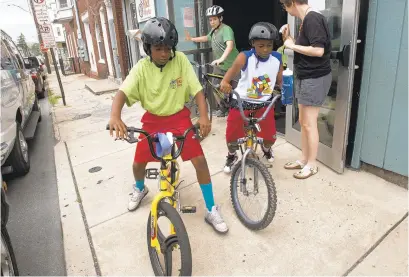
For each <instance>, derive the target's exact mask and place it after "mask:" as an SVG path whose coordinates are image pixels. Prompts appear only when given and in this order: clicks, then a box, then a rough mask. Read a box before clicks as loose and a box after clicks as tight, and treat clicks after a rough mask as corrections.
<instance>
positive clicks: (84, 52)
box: [72, 0, 89, 61]
mask: <svg viewBox="0 0 409 277" xmlns="http://www.w3.org/2000/svg"><path fill="white" fill-rule="evenodd" d="M72 2H73V3H74V10H75V21H76V22H77V37H78V53H81V54H80V55H81V56H82V59H83V60H84V61H88V60H89V59H88V52H87V47H85V43H84V39H83V36H82V30H81V24H80V19H79V18H80V14H79V11H78V6H77V0H72Z"/></svg>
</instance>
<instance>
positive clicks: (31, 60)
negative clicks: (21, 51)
mask: <svg viewBox="0 0 409 277" xmlns="http://www.w3.org/2000/svg"><path fill="white" fill-rule="evenodd" d="M24 65H25V67H26V68H27V69H29V70H30V74H31V79H33V82H34V85H35V91H36V93H37V96H38V98H40V99H42V98H44V97H45V92H46V91H47V88H46V83H47V82H46V81H45V79H46V76H47V75H46V71H45V70H44V68H45V65H44V64H41V61H40V60H39V59H38V58H37V57H26V58H24Z"/></svg>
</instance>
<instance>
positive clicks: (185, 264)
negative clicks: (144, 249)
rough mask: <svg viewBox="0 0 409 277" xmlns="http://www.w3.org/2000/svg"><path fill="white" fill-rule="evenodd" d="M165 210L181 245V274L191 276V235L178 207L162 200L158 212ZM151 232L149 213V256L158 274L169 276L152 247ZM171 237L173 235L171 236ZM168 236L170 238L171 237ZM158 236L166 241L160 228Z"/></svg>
mask: <svg viewBox="0 0 409 277" xmlns="http://www.w3.org/2000/svg"><path fill="white" fill-rule="evenodd" d="M160 212H163V213H164V215H161V216H165V217H167V218H168V220H169V221H170V222H172V224H173V226H174V227H175V230H176V239H177V244H178V245H179V249H180V255H181V264H182V266H181V269H180V276H191V275H192V250H191V248H190V242H189V237H188V234H187V231H186V228H185V225H184V223H183V221H182V218H181V217H180V215H179V213H178V212H177V211H176V209H175V208H174V207H173V206H171V205H170V204H169V203H167V202H164V201H161V202H159V204H158V214H159V213H160ZM150 233H151V215H150V213H149V218H148V226H147V242H148V252H149V258H150V261H151V265H152V269H153V272H154V273H155V275H156V276H167V275H166V269H164V268H163V267H162V265H161V264H160V261H159V257H158V253H157V252H156V249H155V248H152V247H151V240H150ZM169 237H171V236H169ZM169 237H168V238H169ZM158 238H159V240H160V241H161V240H162V242H160V243H161V244H162V243H164V242H165V241H164V240H165V238H164V236H163V234H162V233H161V232H160V230H158Z"/></svg>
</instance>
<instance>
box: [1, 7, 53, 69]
mask: <svg viewBox="0 0 409 277" xmlns="http://www.w3.org/2000/svg"><path fill="white" fill-rule="evenodd" d="M29 2H30V8H31V15H32V16H33V17H34V24H35V25H36V31H37V36H38V42H39V43H40V45H41V44H42V43H43V38H42V37H41V34H40V30H38V24H37V18H36V16H35V10H34V7H33V2H32V0H29ZM7 6H15V7H17V8H19V9H22V10H23V11H25V12H28V11H26V10H25V9H23V8H22V7H20V6H18V5H15V4H9V5H7ZM43 56H44V60H45V66H46V67H47V72H48V74H51V66H50V60H49V59H48V55H47V53H45V54H44V53H43Z"/></svg>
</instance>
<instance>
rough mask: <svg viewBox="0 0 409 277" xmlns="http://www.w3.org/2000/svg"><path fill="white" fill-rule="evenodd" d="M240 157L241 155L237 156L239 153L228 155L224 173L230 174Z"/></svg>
mask: <svg viewBox="0 0 409 277" xmlns="http://www.w3.org/2000/svg"><path fill="white" fill-rule="evenodd" d="M238 159H239V157H238V156H237V154H234V155H230V154H229V155H227V156H226V165H225V166H224V169H223V171H224V173H227V174H229V173H230V172H231V168H232V167H233V165H234V164H235V163H236V162H237V160H238Z"/></svg>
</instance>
